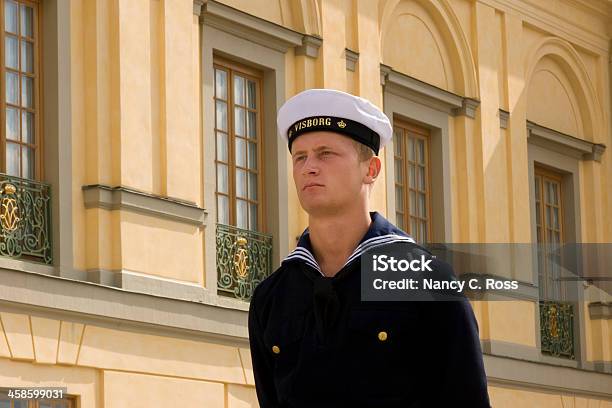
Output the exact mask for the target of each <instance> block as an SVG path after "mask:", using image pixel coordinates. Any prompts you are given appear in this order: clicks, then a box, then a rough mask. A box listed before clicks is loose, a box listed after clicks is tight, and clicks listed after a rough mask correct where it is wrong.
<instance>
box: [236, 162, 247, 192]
mask: <svg viewBox="0 0 612 408" xmlns="http://www.w3.org/2000/svg"><path fill="white" fill-rule="evenodd" d="M236 196H237V197H242V198H247V175H246V171H244V170H240V169H236Z"/></svg>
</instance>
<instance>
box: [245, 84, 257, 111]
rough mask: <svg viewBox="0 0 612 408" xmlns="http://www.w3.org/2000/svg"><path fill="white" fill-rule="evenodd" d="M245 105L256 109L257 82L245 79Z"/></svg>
mask: <svg viewBox="0 0 612 408" xmlns="http://www.w3.org/2000/svg"><path fill="white" fill-rule="evenodd" d="M247 107H249V108H251V109H257V84H256V83H255V81H247Z"/></svg>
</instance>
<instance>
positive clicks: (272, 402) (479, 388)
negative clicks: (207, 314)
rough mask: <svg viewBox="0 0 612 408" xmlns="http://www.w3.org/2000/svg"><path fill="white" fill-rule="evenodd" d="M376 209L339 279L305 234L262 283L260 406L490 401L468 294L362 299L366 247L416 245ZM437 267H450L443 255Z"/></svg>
mask: <svg viewBox="0 0 612 408" xmlns="http://www.w3.org/2000/svg"><path fill="white" fill-rule="evenodd" d="M370 215H371V217H372V223H371V224H370V228H369V229H368V231H367V233H366V235H365V236H364V237H363V239H362V241H361V243H360V244H359V246H358V247H357V248H356V249H355V251H354V252H353V255H352V256H351V257H350V258H349V259H348V260H347V263H346V264H345V265H344V267H343V268H342V269H341V270H340V271H339V272H338V273H337V274H336V275H335V276H334V277H326V276H324V275H323V274H322V273H321V270H320V268H319V266H318V264H317V262H316V260H315V258H314V256H313V254H312V250H311V246H310V240H309V237H308V231H305V232H304V234H303V235H302V236H301V238H300V240H299V242H298V246H297V247H296V249H295V250H294V251H293V252H291V253H290V254H289V255H288V256H287V258H285V260H284V261H283V262H282V264H281V266H280V268H278V269H277V270H276V271H275V272H274V273H273V274H272V275H270V276H269V277H268V278H266V279H265V280H264V281H263V282H261V283H260V284H259V285H258V286H257V288H256V289H255V291H254V294H253V297H252V299H251V306H250V311H249V339H250V347H251V357H252V362H253V372H254V376H255V385H256V390H257V396H258V399H259V404H260V406H261V408H281V407H282V408H306V407H307V408H327V407H330V408H331V407H333V408H342V407H351V408H358V407H364V408H365V407H372V408H374V407H376V408H395V407H398V408H399V407H402V408H416V407H419V408H420V407H471V408H481V407H482V408H489V407H490V404H489V396H488V394H487V381H486V375H485V370H484V365H483V360H482V351H481V348H480V342H479V338H478V325H477V322H476V319H475V317H474V312H473V311H472V308H471V306H470V303H469V302H468V301H467V300H466V299H463V300H460V301H428V302H416V301H406V302H383V301H381V302H362V301H361V298H360V294H361V290H360V282H361V281H360V273H361V265H360V262H361V261H360V255H361V253H363V252H364V251H366V250H368V249H371V248H373V247H376V246H379V245H385V244H388V243H392V242H400V241H404V242H414V241H413V240H412V238H410V236H409V235H406V234H405V233H404V232H403V231H401V230H399V229H398V228H396V227H395V226H393V224H391V223H389V222H388V221H387V220H386V219H385V218H384V217H382V216H381V215H380V214H378V213H375V212H373V213H370ZM414 246H415V247H417V248H420V247H418V246H416V244H414ZM419 250H422V251H424V249H419ZM430 265H431V266H432V267H433V269H434V271H436V273H437V274H449V276H450V275H452V274H453V271H452V268H451V267H450V265H448V264H447V263H445V262H443V261H439V260H437V259H435V258H434V260H433V261H432V263H431V264H430Z"/></svg>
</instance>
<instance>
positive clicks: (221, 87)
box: [215, 69, 227, 100]
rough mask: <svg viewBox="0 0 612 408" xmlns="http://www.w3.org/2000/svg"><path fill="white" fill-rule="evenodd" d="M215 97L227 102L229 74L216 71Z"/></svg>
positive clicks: (219, 70)
mask: <svg viewBox="0 0 612 408" xmlns="http://www.w3.org/2000/svg"><path fill="white" fill-rule="evenodd" d="M215 96H216V97H217V98H220V99H224V100H227V72H225V71H223V70H221V69H216V70H215Z"/></svg>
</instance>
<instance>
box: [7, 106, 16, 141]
mask: <svg viewBox="0 0 612 408" xmlns="http://www.w3.org/2000/svg"><path fill="white" fill-rule="evenodd" d="M6 137H7V139H12V140H19V109H16V108H11V107H7V108H6Z"/></svg>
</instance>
